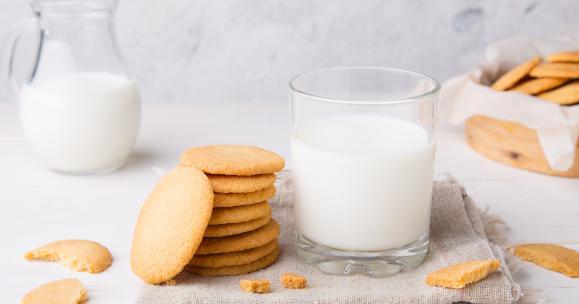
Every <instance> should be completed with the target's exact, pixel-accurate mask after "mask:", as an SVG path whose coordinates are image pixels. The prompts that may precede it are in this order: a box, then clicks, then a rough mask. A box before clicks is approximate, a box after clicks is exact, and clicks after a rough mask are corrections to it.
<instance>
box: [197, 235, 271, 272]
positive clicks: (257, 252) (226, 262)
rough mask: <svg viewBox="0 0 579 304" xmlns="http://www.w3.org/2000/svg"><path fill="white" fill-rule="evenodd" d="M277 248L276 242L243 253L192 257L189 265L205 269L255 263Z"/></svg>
mask: <svg viewBox="0 0 579 304" xmlns="http://www.w3.org/2000/svg"><path fill="white" fill-rule="evenodd" d="M277 248H279V245H278V243H277V240H273V241H271V242H269V243H267V244H265V245H264V246H261V247H256V248H251V249H247V250H243V251H237V252H229V253H217V254H208V255H197V256H194V257H193V258H192V259H191V261H190V262H189V265H191V266H197V267H205V268H217V267H227V266H239V265H244V264H249V263H251V262H253V261H257V260H259V259H261V258H263V257H264V256H266V255H268V254H270V253H271V252H272V251H274V250H276V249H277Z"/></svg>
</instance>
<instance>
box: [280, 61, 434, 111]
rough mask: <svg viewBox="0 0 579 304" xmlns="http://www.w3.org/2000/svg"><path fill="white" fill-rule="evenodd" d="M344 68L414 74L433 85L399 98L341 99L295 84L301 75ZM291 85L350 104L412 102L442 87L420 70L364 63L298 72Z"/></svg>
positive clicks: (295, 89) (328, 98)
mask: <svg viewBox="0 0 579 304" xmlns="http://www.w3.org/2000/svg"><path fill="white" fill-rule="evenodd" d="M344 70H374V71H383V72H384V71H385V72H396V73H402V74H407V75H412V76H414V77H416V78H421V79H425V80H427V81H430V82H431V83H432V84H433V86H432V88H430V89H429V90H426V91H425V92H423V93H420V94H415V95H411V96H404V97H397V98H381V99H378V100H360V99H340V98H332V97H324V96H319V95H316V94H312V93H308V92H306V91H304V90H300V89H298V88H297V87H296V86H295V81H296V80H297V79H299V78H301V77H304V76H308V75H312V74H315V73H319V72H329V71H344ZM289 87H290V90H291V91H292V92H294V93H297V94H301V95H304V96H308V97H311V98H313V99H315V100H318V101H322V102H327V103H334V104H349V105H389V104H402V103H410V102H413V101H416V100H417V99H421V98H425V97H428V96H433V95H435V94H436V93H437V92H438V91H440V88H441V86H440V83H438V81H436V80H435V79H434V78H432V77H430V76H428V75H426V74H422V73H418V72H414V71H409V70H405V69H400V68H391V67H382V66H363V65H361V66H339V67H330V68H320V69H314V70H310V71H307V72H304V73H301V74H298V75H296V76H294V77H292V78H291V79H290V81H289Z"/></svg>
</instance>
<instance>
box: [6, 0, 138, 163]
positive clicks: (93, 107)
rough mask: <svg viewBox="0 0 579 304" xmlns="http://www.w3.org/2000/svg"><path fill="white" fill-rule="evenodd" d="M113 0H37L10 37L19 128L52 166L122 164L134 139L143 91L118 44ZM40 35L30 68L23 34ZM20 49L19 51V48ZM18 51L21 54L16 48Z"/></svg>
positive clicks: (12, 75) (41, 157)
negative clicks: (20, 61)
mask: <svg viewBox="0 0 579 304" xmlns="http://www.w3.org/2000/svg"><path fill="white" fill-rule="evenodd" d="M116 3H117V1H113V0H35V1H32V3H31V6H32V9H33V11H34V14H35V16H36V18H34V19H33V20H30V21H27V22H23V23H21V25H20V26H19V27H17V28H16V29H15V30H14V32H13V33H12V35H11V39H9V41H8V43H7V47H8V49H9V50H13V51H12V53H11V54H10V59H9V62H10V66H9V74H10V75H9V78H10V79H9V80H10V81H11V83H12V84H13V87H14V89H15V91H16V93H17V95H18V99H19V101H20V118H21V123H22V128H23V131H24V134H25V135H26V138H27V139H28V141H29V143H30V146H31V147H32V148H33V150H34V151H35V152H36V155H37V156H38V157H39V159H40V160H42V161H43V162H44V163H45V164H46V165H47V166H48V167H49V168H51V169H53V170H55V171H58V172H63V173H70V174H95V173H108V172H112V171H114V170H116V169H117V168H119V167H121V166H122V165H123V164H124V163H125V161H126V160H127V158H128V156H129V154H130V152H131V149H132V147H133V144H134V143H135V140H136V137H137V133H138V129H139V121H140V101H139V91H138V88H137V84H136V82H135V80H134V78H133V77H132V76H131V74H130V73H129V72H128V70H127V69H126V67H125V65H124V63H123V61H122V59H121V56H120V52H119V50H118V47H117V43H116V38H115V34H114V26H113V15H114V10H115V8H116ZM26 33H28V34H30V33H32V34H34V35H35V36H36V37H37V39H36V41H35V42H36V43H35V45H34V46H33V47H31V48H32V50H30V49H31V48H28V49H27V50H24V51H28V52H29V53H33V56H31V57H33V58H34V59H33V62H32V64H31V68H30V69H26V70H25V71H23V69H20V71H18V69H16V68H15V67H14V62H17V60H15V58H17V57H24V56H23V53H25V52H23V51H22V50H23V47H22V45H21V43H20V41H21V40H22V39H21V37H22V36H23V35H24V34H26ZM14 50H21V52H14ZM17 55H18V56H17Z"/></svg>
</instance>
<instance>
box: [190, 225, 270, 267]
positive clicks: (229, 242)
mask: <svg viewBox="0 0 579 304" xmlns="http://www.w3.org/2000/svg"><path fill="white" fill-rule="evenodd" d="M278 235H279V224H278V223H277V222H276V221H275V220H273V219H272V220H271V221H269V223H267V225H265V226H263V227H261V228H259V229H257V230H254V231H250V232H246V233H242V234H237V235H232V236H225V237H221V238H204V239H203V242H201V245H199V248H198V249H197V252H195V255H196V256H199V255H206V254H215V253H227V252H235V251H242V250H247V249H251V248H256V247H260V246H264V245H265V244H267V243H269V242H271V241H273V240H275V239H277V236H278ZM189 260H191V259H189Z"/></svg>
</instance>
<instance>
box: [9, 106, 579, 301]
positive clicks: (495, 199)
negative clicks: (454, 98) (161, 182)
mask: <svg viewBox="0 0 579 304" xmlns="http://www.w3.org/2000/svg"><path fill="white" fill-rule="evenodd" d="M289 126H290V124H289V108H288V106H287V105H286V104H283V103H282V104H280V103H272V102H270V103H267V102H263V103H249V104H245V103H244V104H233V103H176V104H175V103H173V104H167V103H156V104H145V105H144V109H143V121H142V127H141V133H140V135H139V139H138V143H137V145H136V148H135V151H134V154H133V156H132V157H131V159H130V160H129V162H128V163H127V165H126V166H125V167H123V168H122V169H121V170H120V171H118V172H115V173H114V174H111V175H103V176H83V177H78V176H66V175H60V174H57V173H53V172H51V171H49V170H47V169H45V168H44V167H43V166H42V164H40V163H38V162H37V161H36V160H35V158H34V156H33V154H32V152H31V150H30V149H29V147H28V145H27V143H26V141H25V140H24V138H23V135H22V133H21V130H20V127H19V123H18V112H17V106H16V104H14V103H2V104H0V207H1V211H0V269H1V272H2V276H1V278H0V280H1V282H0V303H18V302H19V300H20V298H21V296H22V295H23V294H24V293H26V292H27V291H29V290H30V289H32V288H33V287H35V286H37V285H40V284H42V283H45V282H47V281H50V280H56V279H60V278H66V277H75V278H78V279H80V280H81V281H82V282H83V284H84V285H85V286H86V287H87V288H88V292H89V296H90V298H91V301H90V303H93V304H96V303H132V302H133V301H134V298H135V296H136V294H137V292H138V290H139V288H140V286H141V285H142V283H141V282H140V281H139V280H138V279H137V278H136V277H135V276H134V275H133V274H132V273H131V270H130V267H129V260H128V259H129V251H130V243H131V237H132V232H133V226H134V223H135V220H136V217H137V214H138V211H139V208H140V206H141V204H142V202H143V201H144V199H145V198H146V196H147V194H148V193H149V191H150V190H151V189H152V187H153V185H154V184H155V182H156V181H157V179H158V177H157V175H156V174H155V172H154V170H153V167H155V166H158V167H161V168H171V167H173V166H175V165H176V163H177V161H178V157H179V154H180V153H181V151H183V150H184V149H185V148H187V147H189V146H195V145H203V144H210V143H244V144H252V145H258V146H262V147H264V148H267V149H271V150H273V151H276V152H279V153H280V154H281V155H283V156H284V157H285V158H286V159H289V140H288V139H289ZM288 165H289V166H291V163H289V164H288ZM437 172H439V173H440V172H449V173H451V174H452V175H454V176H455V177H456V178H457V179H459V180H460V181H461V182H462V183H464V185H465V186H466V187H467V189H468V191H469V192H470V194H471V195H472V196H473V197H474V198H475V200H476V202H477V203H478V205H479V207H481V208H485V207H487V206H488V207H489V208H490V212H492V213H496V214H499V215H501V216H502V217H503V219H504V220H505V221H506V222H507V223H508V224H509V225H510V231H509V235H508V243H509V244H516V243H519V242H554V243H560V244H563V245H566V246H569V247H573V248H575V249H579V179H576V180H572V179H563V178H556V177H548V176H543V175H539V174H534V173H529V172H525V171H520V170H516V169H512V168H510V167H507V166H503V165H500V164H497V163H494V162H492V161H489V160H486V159H484V158H482V157H480V156H479V155H477V154H475V153H474V152H472V151H471V150H470V149H469V148H468V147H467V145H466V143H465V140H464V135H463V133H462V130H461V129H460V128H449V127H446V128H443V130H442V131H441V132H440V136H439V144H438V152H437ZM66 238H84V239H90V240H94V241H98V242H100V243H102V244H104V245H105V246H107V247H108V248H109V249H110V250H111V251H112V253H113V255H114V262H113V265H112V266H111V268H110V269H109V270H107V271H106V272H104V273H102V274H97V275H91V274H86V273H77V272H71V271H68V270H67V269H65V268H63V267H61V266H59V265H57V264H53V263H41V262H26V261H24V260H23V259H22V254H23V253H24V252H25V251H27V250H29V249H31V248H34V247H36V246H38V245H41V244H44V243H46V242H49V241H52V240H56V239H66ZM515 279H516V280H517V281H518V282H520V284H521V285H522V286H523V287H525V288H534V289H539V290H542V291H544V293H545V295H546V297H547V301H548V302H549V303H579V279H574V280H573V279H569V278H567V277H565V276H563V275H560V274H557V273H553V272H549V271H546V270H543V269H540V268H538V267H535V266H534V265H531V264H528V263H524V264H523V267H522V269H521V270H520V271H518V272H517V273H516V274H515Z"/></svg>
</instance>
